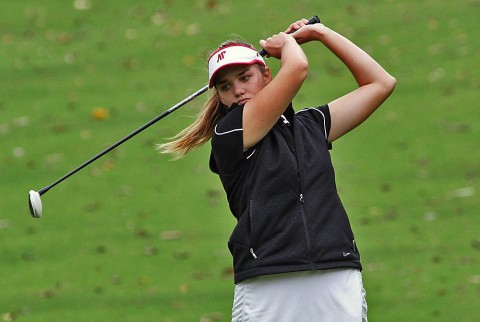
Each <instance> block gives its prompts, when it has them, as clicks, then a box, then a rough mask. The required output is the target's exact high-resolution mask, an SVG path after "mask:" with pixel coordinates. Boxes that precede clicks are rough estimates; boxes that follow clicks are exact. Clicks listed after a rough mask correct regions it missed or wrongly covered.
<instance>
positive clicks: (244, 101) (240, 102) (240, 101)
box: [237, 98, 249, 105]
mask: <svg viewBox="0 0 480 322" xmlns="http://www.w3.org/2000/svg"><path fill="white" fill-rule="evenodd" d="M248 100H249V98H244V99H241V100H239V101H238V102H237V104H238V105H245V103H247V102H248Z"/></svg>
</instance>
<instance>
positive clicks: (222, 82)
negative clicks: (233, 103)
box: [216, 66, 252, 84]
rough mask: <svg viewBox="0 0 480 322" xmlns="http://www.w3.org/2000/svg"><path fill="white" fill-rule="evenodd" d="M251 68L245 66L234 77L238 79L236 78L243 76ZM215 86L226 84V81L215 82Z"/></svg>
mask: <svg viewBox="0 0 480 322" xmlns="http://www.w3.org/2000/svg"><path fill="white" fill-rule="evenodd" d="M251 67H252V66H245V68H244V69H242V70H241V71H240V72H238V73H237V74H235V77H238V76H242V75H243V74H245V73H246V72H248V71H250V69H251ZM216 83H217V84H224V83H227V80H226V79H220V80H218V81H217V82H216Z"/></svg>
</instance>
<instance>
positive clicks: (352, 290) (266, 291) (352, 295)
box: [232, 269, 367, 322]
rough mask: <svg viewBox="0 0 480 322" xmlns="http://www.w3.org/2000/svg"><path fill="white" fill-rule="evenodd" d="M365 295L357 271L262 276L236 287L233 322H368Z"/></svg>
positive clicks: (325, 271)
mask: <svg viewBox="0 0 480 322" xmlns="http://www.w3.org/2000/svg"><path fill="white" fill-rule="evenodd" d="M365 296H366V294H365V289H364V288H363V283H362V273H361V272H360V271H358V270H356V269H333V270H323V271H305V272H294V273H286V274H277V275H266V276H259V277H255V278H251V279H247V280H245V281H243V282H241V283H239V284H237V285H236V286H235V296H234V301H233V308H232V321H233V322H292V321H295V322H297V321H298V322H304V321H305V322H312V321H321V322H330V321H331V322H339V321H342V322H350V321H351V322H360V321H364V322H366V321H367V302H366V298H365Z"/></svg>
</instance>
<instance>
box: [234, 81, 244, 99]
mask: <svg viewBox="0 0 480 322" xmlns="http://www.w3.org/2000/svg"><path fill="white" fill-rule="evenodd" d="M233 93H234V94H235V96H237V97H240V96H242V95H243V94H244V93H245V89H244V87H243V86H242V84H239V83H236V84H234V85H233Z"/></svg>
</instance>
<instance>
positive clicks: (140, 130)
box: [38, 16, 320, 196]
mask: <svg viewBox="0 0 480 322" xmlns="http://www.w3.org/2000/svg"><path fill="white" fill-rule="evenodd" d="M315 23H320V19H319V18H318V17H317V16H313V17H312V18H310V19H309V20H308V24H309V25H310V24H315ZM293 32H295V31H292V32H290V33H293ZM259 53H260V55H261V56H267V55H268V53H267V52H266V51H265V50H264V49H262V50H261V51H260V52H259ZM207 90H208V84H207V85H205V86H203V87H202V88H200V89H199V90H197V91H196V92H195V93H193V94H191V95H190V96H188V97H186V98H185V99H183V100H182V101H180V102H178V103H177V104H175V105H173V106H172V107H170V108H169V109H168V110H166V111H165V112H163V113H162V114H160V115H158V116H157V117H155V118H154V119H152V120H151V121H150V122H148V123H146V124H145V125H143V126H141V127H139V128H138V129H136V130H135V131H133V132H132V133H130V134H129V135H127V136H125V137H124V138H123V139H121V140H119V141H118V142H116V143H114V144H112V145H111V146H109V147H108V148H106V149H105V150H103V151H102V152H100V153H98V154H97V155H95V156H94V157H92V158H91V159H89V160H87V161H86V162H84V163H83V164H81V165H80V166H78V167H77V168H75V169H73V170H72V171H70V172H69V173H67V174H66V175H64V176H63V177H61V178H60V179H58V180H57V181H55V182H54V183H52V184H50V185H48V186H46V187H44V188H42V189H40V190H39V191H38V194H39V195H40V196H41V195H43V194H44V193H46V192H47V191H48V190H50V189H51V188H53V187H55V186H56V185H57V184H59V183H60V182H62V181H64V180H65V179H67V178H69V177H70V176H72V175H74V174H75V173H77V172H78V171H80V170H82V169H83V168H85V167H86V166H88V165H89V164H90V163H92V162H94V161H96V160H97V159H99V158H101V157H102V156H104V155H105V154H107V153H108V152H110V151H112V150H113V149H115V148H116V147H118V146H119V145H121V144H122V143H124V142H125V141H128V140H129V139H131V138H132V137H134V136H135V135H137V134H138V133H140V132H142V131H143V130H145V129H147V128H148V127H150V126H151V125H153V124H155V123H157V122H158V121H160V120H161V119H163V118H164V117H165V116H167V115H169V114H170V113H172V112H174V111H175V110H177V109H179V108H180V107H182V106H183V105H185V104H187V103H188V102H190V101H192V100H193V99H195V98H196V97H198V96H200V95H202V94H203V93H205V92H206V91H207Z"/></svg>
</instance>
